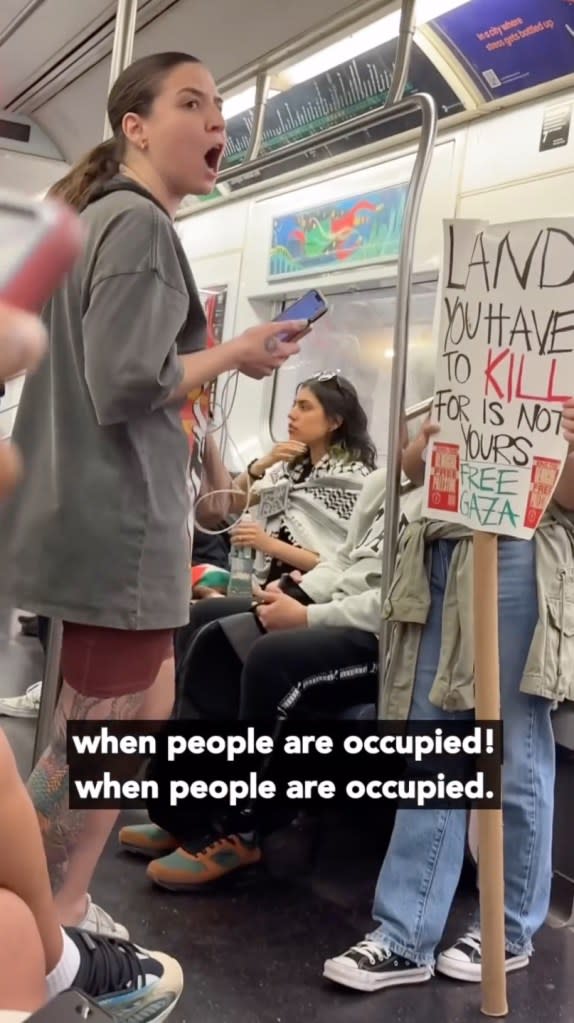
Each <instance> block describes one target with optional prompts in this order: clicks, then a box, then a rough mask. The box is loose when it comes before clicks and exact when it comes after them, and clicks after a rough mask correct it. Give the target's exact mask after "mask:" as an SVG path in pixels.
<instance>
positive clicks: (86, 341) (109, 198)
mask: <svg viewBox="0 0 574 1023" xmlns="http://www.w3.org/2000/svg"><path fill="white" fill-rule="evenodd" d="M81 220H82V222H83V223H84V225H85V228H86V243H85V247H84V252H83V254H82V257H81V258H80V260H79V261H78V263H77V265H76V266H75V267H74V269H73V270H72V272H71V273H70V274H69V276H68V278H67V280H66V281H65V283H64V284H63V285H62V286H61V287H60V288H59V289H58V291H57V292H56V293H55V295H54V296H53V297H52V299H51V301H50V302H49V303H48V305H47V306H46V308H45V309H44V313H43V318H44V322H45V323H46V324H47V326H48V330H49V335H50V344H49V350H48V354H47V356H46V358H45V359H44V360H43V362H42V364H41V366H40V367H39V369H38V371H37V372H36V373H33V374H30V375H29V376H28V378H27V379H26V382H25V385H24V390H23V393H22V398H21V402H20V407H19V409H18V415H17V418H16V424H15V427H14V440H15V442H16V443H17V444H18V445H19V447H20V448H21V451H22V454H23V458H24V464H25V466H26V471H25V476H24V479H23V480H22V483H21V485H20V486H19V487H18V489H17V491H16V493H15V494H14V495H13V497H12V498H11V499H10V500H9V501H8V502H7V503H6V505H5V506H4V507H2V509H0V558H1V560H2V565H3V570H2V576H3V578H2V583H3V585H4V586H5V587H6V589H7V597H8V598H10V600H11V603H12V606H14V607H20V608H23V609H25V610H29V611H35V612H36V613H38V614H42V615H46V616H47V617H49V618H61V619H64V620H65V621H70V622H78V623H80V624H86V625H95V626H107V627H109V628H116V629H133V630H138V629H169V628H175V627H177V626H180V625H184V624H185V623H186V622H187V620H188V616H189V596H190V570H189V566H190V560H191V558H190V537H189V524H188V515H189V512H190V497H189V493H188V489H187V481H188V469H189V466H190V458H191V454H192V452H191V451H190V443H189V441H188V438H187V436H186V433H185V429H184V426H183V424H182V421H181V415H180V409H179V408H178V407H176V406H174V405H170V404H166V401H167V399H168V398H169V396H170V394H171V393H172V391H173V390H174V388H176V387H177V386H178V385H179V384H180V382H181V379H182V375H183V369H182V366H181V362H180V360H179V358H178V355H182V354H184V353H188V352H195V351H198V350H200V349H201V348H203V346H204V343H205V333H206V321H205V316H204V313H203V309H202V306H201V302H200V299H199V296H198V293H197V290H196V287H195V283H194V281H193V277H192V274H191V271H190V268H189V263H188V261H187V258H186V256H185V252H184V251H183V248H182V246H181V243H180V241H179V238H178V237H177V234H176V232H175V229H174V226H173V224H172V222H171V220H170V219H169V217H168V215H167V213H166V212H165V211H164V210H163V209H162V208H161V207H159V206H158V204H157V203H156V202H155V201H154V200H153V199H152V198H151V196H149V195H148V194H147V193H146V192H145V191H143V190H141V189H139V188H138V187H137V186H133V185H131V184H128V183H127V182H125V181H123V180H122V179H121V178H118V179H115V180H114V181H112V182H110V183H109V184H108V185H107V186H105V187H104V188H103V189H102V191H101V193H100V195H99V196H98V197H97V198H95V201H93V202H92V203H91V204H90V205H89V206H88V207H87V209H86V210H85V211H84V212H83V213H82V215H81ZM193 454H195V455H196V456H198V457H201V450H200V446H199V445H196V449H195V451H194V452H193Z"/></svg>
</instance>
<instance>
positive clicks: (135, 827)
mask: <svg viewBox="0 0 574 1023" xmlns="http://www.w3.org/2000/svg"><path fill="white" fill-rule="evenodd" d="M118 837H119V842H120V846H121V848H122V849H125V850H126V851H127V852H132V853H138V854H139V855H140V856H145V857H146V858H147V859H150V860H151V859H154V858H155V857H156V856H165V854H166V853H170V852H173V851H174V849H177V847H178V845H179V842H178V841H177V839H175V838H172V836H171V835H170V834H169V833H168V832H167V831H164V830H163V828H158V827H156V825H155V824H131V825H130V824H128V825H126V827H124V828H120V832H119V836H118Z"/></svg>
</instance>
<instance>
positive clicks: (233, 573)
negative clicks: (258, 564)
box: [227, 511, 253, 597]
mask: <svg viewBox="0 0 574 1023" xmlns="http://www.w3.org/2000/svg"><path fill="white" fill-rule="evenodd" d="M241 521H242V522H253V519H252V517H251V515H250V513H249V512H248V511H247V512H245V514H244V515H242V517H241ZM227 595H228V597H251V596H252V595H253V550H252V549H251V547H236V546H235V545H234V544H232V546H231V551H230V553H229V586H228V587H227Z"/></svg>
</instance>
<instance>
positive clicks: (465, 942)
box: [436, 930, 530, 984]
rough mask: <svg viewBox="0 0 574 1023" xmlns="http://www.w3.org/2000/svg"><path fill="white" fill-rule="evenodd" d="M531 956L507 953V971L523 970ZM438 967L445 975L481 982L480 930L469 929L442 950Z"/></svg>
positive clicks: (437, 963) (476, 982)
mask: <svg viewBox="0 0 574 1023" xmlns="http://www.w3.org/2000/svg"><path fill="white" fill-rule="evenodd" d="M529 962H530V957H529V956H527V955H520V956H517V955H514V953H513V952H507V953H506V972H507V973H512V972H513V970H522V969H523V968H524V967H525V966H528V963H529ZM436 968H437V970H438V971H439V972H440V973H444V975H445V977H452V978H453V979H454V980H469V981H471V982H474V983H475V984H479V983H480V981H481V979H482V945H481V941H480V931H478V930H470V931H467V933H466V934H465V935H463V937H462V938H459V939H458V941H456V942H455V943H454V945H452V946H451V947H450V948H447V949H445V951H444V952H441V954H440V955H439V957H438V959H437V961H436Z"/></svg>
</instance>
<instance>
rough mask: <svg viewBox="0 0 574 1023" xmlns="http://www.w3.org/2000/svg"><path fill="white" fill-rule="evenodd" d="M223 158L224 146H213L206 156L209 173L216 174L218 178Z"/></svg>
mask: <svg viewBox="0 0 574 1023" xmlns="http://www.w3.org/2000/svg"><path fill="white" fill-rule="evenodd" d="M222 156H223V146H212V147H211V149H208V150H207V153H206V154H205V158H204V159H205V165H206V167H207V169H208V171H209V173H210V174H214V175H215V176H216V177H217V174H218V172H219V165H220V163H221V158H222Z"/></svg>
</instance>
